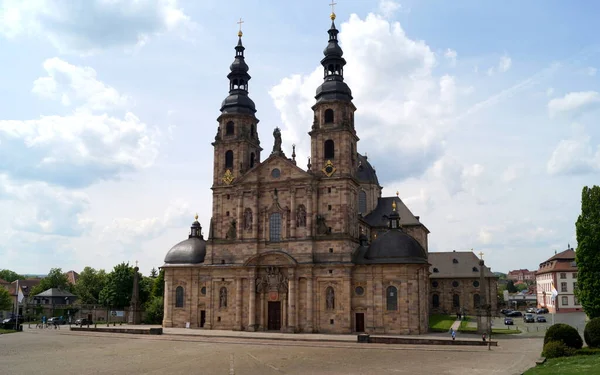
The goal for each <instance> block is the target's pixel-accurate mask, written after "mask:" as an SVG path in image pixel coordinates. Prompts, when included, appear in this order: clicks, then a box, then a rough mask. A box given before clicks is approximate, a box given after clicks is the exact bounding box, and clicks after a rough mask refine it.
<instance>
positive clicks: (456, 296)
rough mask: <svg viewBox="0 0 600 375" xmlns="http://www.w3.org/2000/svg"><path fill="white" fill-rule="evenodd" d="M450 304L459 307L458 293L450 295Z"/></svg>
mask: <svg viewBox="0 0 600 375" xmlns="http://www.w3.org/2000/svg"><path fill="white" fill-rule="evenodd" d="M452 306H454V307H460V296H459V295H458V294H454V295H452Z"/></svg>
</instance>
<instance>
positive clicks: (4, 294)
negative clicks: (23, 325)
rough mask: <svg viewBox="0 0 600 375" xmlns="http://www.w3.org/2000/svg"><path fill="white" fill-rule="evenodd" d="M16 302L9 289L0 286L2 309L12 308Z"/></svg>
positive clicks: (0, 308) (0, 304) (0, 305)
mask: <svg viewBox="0 0 600 375" xmlns="http://www.w3.org/2000/svg"><path fill="white" fill-rule="evenodd" d="M14 302H15V301H14V299H13V298H12V296H11V295H10V293H9V292H8V290H6V289H4V288H3V287H1V286H0V311H3V310H10V309H12V307H13V303H14Z"/></svg>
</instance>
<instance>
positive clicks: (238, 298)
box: [234, 277, 244, 331]
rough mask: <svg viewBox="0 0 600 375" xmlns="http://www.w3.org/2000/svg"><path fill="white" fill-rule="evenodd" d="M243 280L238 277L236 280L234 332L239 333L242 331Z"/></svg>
mask: <svg viewBox="0 0 600 375" xmlns="http://www.w3.org/2000/svg"><path fill="white" fill-rule="evenodd" d="M243 308H244V306H242V279H241V278H240V277H236V279H235V326H234V330H236V331H239V330H241V329H242V310H243Z"/></svg>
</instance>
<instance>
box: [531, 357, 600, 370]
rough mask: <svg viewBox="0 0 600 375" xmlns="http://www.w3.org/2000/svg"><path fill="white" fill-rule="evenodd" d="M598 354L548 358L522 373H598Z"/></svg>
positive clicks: (599, 359)
mask: <svg viewBox="0 0 600 375" xmlns="http://www.w3.org/2000/svg"><path fill="white" fill-rule="evenodd" d="M599 367H600V355H578V356H574V357H562V358H552V359H548V360H547V361H546V362H545V363H544V364H543V365H539V366H536V367H533V368H530V369H529V370H527V371H525V373H524V375H554V374H556V375H579V374H598V373H599V372H598V368H599Z"/></svg>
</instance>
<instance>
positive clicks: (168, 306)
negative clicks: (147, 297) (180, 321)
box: [163, 270, 173, 327]
mask: <svg viewBox="0 0 600 375" xmlns="http://www.w3.org/2000/svg"><path fill="white" fill-rule="evenodd" d="M171 272H173V270H167V271H166V272H165V295H164V298H165V313H164V317H163V327H173V303H172V301H171V285H172V283H171V275H170V273H171Z"/></svg>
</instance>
